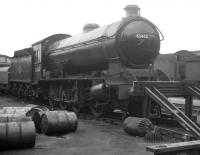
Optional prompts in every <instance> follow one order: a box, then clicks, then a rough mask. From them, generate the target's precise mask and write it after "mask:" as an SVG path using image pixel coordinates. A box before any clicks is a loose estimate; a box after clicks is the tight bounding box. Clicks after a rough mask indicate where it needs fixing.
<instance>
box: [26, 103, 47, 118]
mask: <svg viewBox="0 0 200 155" xmlns="http://www.w3.org/2000/svg"><path fill="white" fill-rule="evenodd" d="M43 111H49V109H48V108H47V107H45V106H37V107H34V108H32V109H30V110H29V111H27V113H26V116H30V117H32V120H33V121H34V116H35V113H36V112H43Z"/></svg>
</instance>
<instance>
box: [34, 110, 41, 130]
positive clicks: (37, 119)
mask: <svg viewBox="0 0 200 155" xmlns="http://www.w3.org/2000/svg"><path fill="white" fill-rule="evenodd" d="M42 115H43V112H41V111H36V112H35V114H34V117H33V121H34V123H35V128H36V130H37V132H39V133H40V132H41V116H42Z"/></svg>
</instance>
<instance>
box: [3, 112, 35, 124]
mask: <svg viewBox="0 0 200 155" xmlns="http://www.w3.org/2000/svg"><path fill="white" fill-rule="evenodd" d="M27 121H32V118H31V117H26V116H23V115H13V114H3V115H0V123H6V122H27Z"/></svg>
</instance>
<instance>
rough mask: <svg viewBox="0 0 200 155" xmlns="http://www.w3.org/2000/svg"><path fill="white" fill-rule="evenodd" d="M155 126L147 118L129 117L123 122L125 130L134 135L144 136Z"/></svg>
mask: <svg viewBox="0 0 200 155" xmlns="http://www.w3.org/2000/svg"><path fill="white" fill-rule="evenodd" d="M153 127H154V126H153V124H152V123H151V121H150V120H149V119H147V118H139V117H128V118H126V119H125V120H124V122H123V129H124V131H125V132H126V133H128V134H130V135H133V136H140V137H143V136H145V134H146V133H147V131H149V130H152V129H153Z"/></svg>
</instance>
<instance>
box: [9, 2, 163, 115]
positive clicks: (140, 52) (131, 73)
mask: <svg viewBox="0 0 200 155" xmlns="http://www.w3.org/2000/svg"><path fill="white" fill-rule="evenodd" d="M125 10H126V13H127V17H124V18H122V19H121V20H120V21H118V22H115V23H112V24H109V25H106V26H103V27H99V26H98V25H97V24H87V25H86V26H85V27H84V31H83V33H81V34H79V35H76V36H70V35H68V34H67V35H66V34H55V35H52V36H50V37H47V38H45V39H43V40H41V41H39V42H36V43H34V44H33V45H32V47H30V48H25V49H22V50H19V51H15V53H14V57H13V59H12V64H11V67H10V74H9V91H10V92H11V93H12V94H17V95H18V96H25V97H32V98H39V99H44V100H48V103H49V105H50V106H52V107H55V106H59V107H60V108H61V109H68V110H73V111H75V112H80V111H82V110H88V109H89V110H90V112H91V113H92V114H94V115H95V116H97V117H99V116H102V115H104V114H106V113H110V112H113V111H116V110H120V111H121V112H122V113H127V112H128V113H131V114H133V115H136V116H140V115H142V103H141V102H142V100H143V99H142V98H137V97H131V96H130V95H129V93H130V92H131V88H132V81H136V80H147V79H148V78H149V77H150V78H151V76H149V75H150V72H149V68H151V65H152V64H153V62H154V60H155V58H156V57H157V55H158V54H159V50H160V41H161V40H162V38H161V37H160V36H161V35H162V34H161V32H160V30H159V29H158V28H157V27H156V26H155V25H154V24H153V23H152V22H150V21H149V20H147V19H146V18H143V17H141V16H140V8H139V7H138V6H136V5H128V6H126V7H125Z"/></svg>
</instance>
